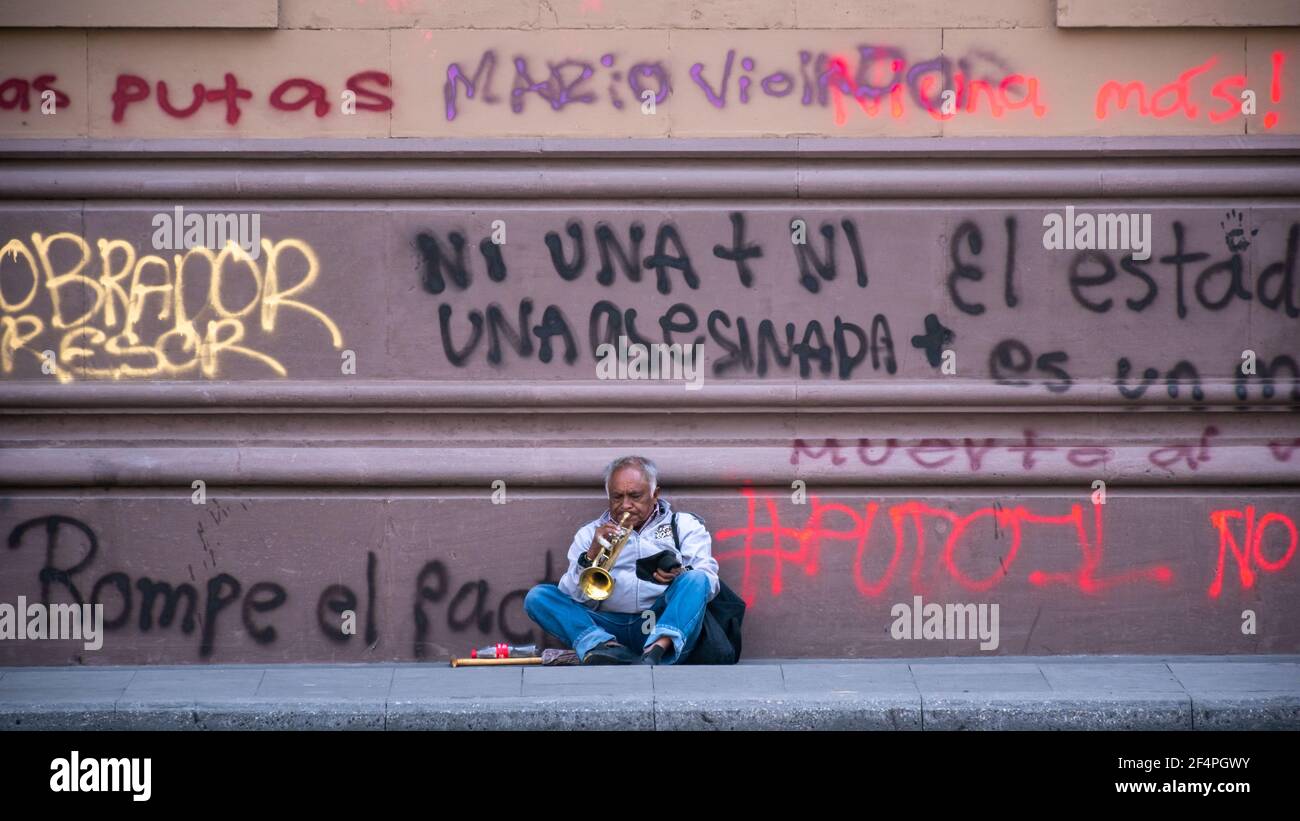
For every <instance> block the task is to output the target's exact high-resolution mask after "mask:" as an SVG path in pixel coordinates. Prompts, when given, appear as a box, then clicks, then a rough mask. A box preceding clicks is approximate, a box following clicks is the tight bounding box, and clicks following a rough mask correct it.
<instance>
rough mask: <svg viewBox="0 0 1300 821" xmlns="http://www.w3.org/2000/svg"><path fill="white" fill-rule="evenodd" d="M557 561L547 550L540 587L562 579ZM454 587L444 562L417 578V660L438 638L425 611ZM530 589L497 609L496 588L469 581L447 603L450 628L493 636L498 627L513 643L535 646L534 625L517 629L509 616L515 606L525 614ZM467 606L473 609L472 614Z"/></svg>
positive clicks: (427, 567)
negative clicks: (555, 565) (494, 596)
mask: <svg viewBox="0 0 1300 821" xmlns="http://www.w3.org/2000/svg"><path fill="white" fill-rule="evenodd" d="M553 561H554V560H553V558H552V556H551V551H549V550H548V551H546V569H545V570H544V571H543V573H542V578H540V579H538V580H537V584H555V583H557V582H558V581H559V576H556V575H555V571H554V568H553ZM453 584H454V583H453V582H452V580H451V574H450V572H449V571H448V570H447V566H446V565H445V564H444V563H443V562H442V561H441V560H438V559H435V560H433V561H431V562H427V563H426V564H425V565H424V567H422V568H420V573H419V575H417V576H416V579H415V591H416V593H415V608H414V615H415V647H414V652H415V657H416V658H420V659H422V658H425V657H426V656H427V655H428V652H429V647H430V642H431V640H432V638H433V635H434V631H433V621H432V619H431V618H430V617H429V614H428V613H426V612H425V609H424V608H425V603H426V602H428V603H430V604H436V603H438V602H441V601H443V600H444V599H446V598H447V594H448V593H449V592H450V591H451V589H452V587H453ZM529 589H530V588H528V587H520V588H516V589H514V590H511V591H510V592H508V593H506V594H505V595H504V596H502V597H501V600H500V602H498V604H497V606H496V607H495V608H493V607H492V606H491V598H492V588H491V586H490V585H489V584H488V583H487V581H486V580H484V579H479V580H477V581H467V582H465V583H464V584H462V585H461V586H460V588H459V589H458V590H457V591H456V593H455V594H454V595H452V597H451V599H450V600H449V601H448V603H447V626H448V627H449V628H450V629H451V630H452V632H455V633H463V632H465V631H467V630H470V629H471V628H472V629H476V630H477V631H478V632H480V633H482V634H484V635H488V634H491V633H492V632H493V628H494V626H495V629H496V632H497V633H499V634H500V635H502V636H504V637H505V639H506V641H507V642H509V643H510V644H531V643H533V642H534V641H535V636H536V632H535V631H534V628H533V627H532V625H531V623H529V627H528V629H527V630H522V629H516V626H515V622H513V621H511V620H509V619H508V618H507V613H508V611H509V610H510V608H511V607H512V606H517V607H518V609H519V610H520V611H521V612H522V611H523V604H524V598H525V597H526V596H527V595H528V590H529ZM466 607H468V608H469V609H468V611H467V610H466ZM543 641H545V636H543Z"/></svg>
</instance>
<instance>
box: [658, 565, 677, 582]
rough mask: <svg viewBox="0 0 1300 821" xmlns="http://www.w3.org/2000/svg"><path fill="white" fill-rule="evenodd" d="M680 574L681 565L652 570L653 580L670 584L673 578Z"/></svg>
mask: <svg viewBox="0 0 1300 821" xmlns="http://www.w3.org/2000/svg"><path fill="white" fill-rule="evenodd" d="M681 574H682V566H681V565H677V566H676V567H674V568H673V569H672V570H656V571H655V572H654V578H655V581H657V582H659V583H660V584H672V581H673V579H675V578H677V577H678V576H680V575H681Z"/></svg>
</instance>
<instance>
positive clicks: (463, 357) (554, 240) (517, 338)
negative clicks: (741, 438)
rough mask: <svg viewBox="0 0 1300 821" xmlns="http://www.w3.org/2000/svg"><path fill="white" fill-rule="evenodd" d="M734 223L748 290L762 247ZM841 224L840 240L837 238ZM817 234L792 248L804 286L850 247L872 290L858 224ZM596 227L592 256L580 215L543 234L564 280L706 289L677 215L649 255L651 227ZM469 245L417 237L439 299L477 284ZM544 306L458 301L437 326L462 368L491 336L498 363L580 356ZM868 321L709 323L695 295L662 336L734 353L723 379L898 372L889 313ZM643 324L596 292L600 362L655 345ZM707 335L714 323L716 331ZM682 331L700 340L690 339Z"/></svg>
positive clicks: (485, 249) (492, 268) (591, 326)
mask: <svg viewBox="0 0 1300 821" xmlns="http://www.w3.org/2000/svg"><path fill="white" fill-rule="evenodd" d="M730 221H731V228H732V231H731V237H730V243H729V244H722V243H718V244H715V245H714V246H713V255H714V256H715V257H717V258H718V259H722V260H726V261H728V262H730V263H732V264H734V265H735V266H736V276H737V279H738V280H739V282H740V284H741V286H742V287H744V288H752V287H754V285H755V271H754V268H753V264H752V263H753V261H754V260H759V259H762V258H763V257H764V252H763V248H762V247H761V246H760V245H758V244H757V243H755V242H751V241H749V240H747V239H746V224H745V215H744V213H742V212H739V211H736V212H732V213H731V214H730ZM811 229H812V227H811V226H810V227H809V230H811ZM841 232H842V234H843V248H841V240H840V238H839V233H841ZM817 233H818V234H820V236H821V243H820V246H821V247H820V248H818V247H816V245H814V243H813V242H808V243H806V244H796V245H795V246H794V247H795V260H796V263H797V281H798V282H799V284H800V285H801V286H802V287H803V288H804V289H806V290H807V291H808V292H809V293H814V294H815V293H818V292H819V291H820V289H821V284H822V283H823V282H833V281H835V280H836V278H837V277H838V275H839V268H840V265H841V264H842V263H843V262H844V258H845V254H844V249H847V252H848V258H849V259H851V260H852V265H853V270H854V275H855V282H856V284H857V286H858V287H859V288H865V287H867V285H868V275H867V268H866V262H865V255H864V253H863V249H862V242H861V239H860V237H859V232H858V229H857V226H856V225H855V224H854V223H853V222H852V221H851V220H848V219H843V220H840V221H839V223H838V231H837V226H836V224H835V223H833V222H826V223H823V224H821V225H820V227H818V228H817ZM591 235H592V236H593V237H594V247H595V253H594V254H592V253H589V250H588V249H589V248H590V247H591V244H589V242H588V239H587V236H588V234H587V231H586V230H585V228H584V226H583V224H582V223H581V222H580V221H577V220H571V221H569V222H568V223H567V224H566V226H565V228H564V232H563V236H561V233H560V232H558V231H548V232H546V233H545V235H544V238H543V241H544V244H545V246H546V249H547V255H548V257H549V260H550V264H551V267H552V269H553V270H554V271H555V273H556V275H557V276H558V277H559V278H560V279H561V280H562V281H564V282H574V283H581V280H583V278H584V276H585V274H586V273H587V269H588V268H589V267H590V265H591V264H592V263H593V262H594V261H595V260H596V259H599V262H600V267H599V269H598V270H597V271H596V273H595V277H594V282H595V283H596V285H598V286H600V287H602V288H609V287H611V286H613V285H614V284H615V282H616V281H617V280H618V278H619V277H620V276H622V277H623V278H625V279H626V280H627V281H629V282H633V283H639V282H641V281H642V279H641V278H642V275H643V273H646V272H653V273H654V274H655V283H656V288H657V290H658V292H659V293H660V294H670V293H672V292H673V285H674V279H675V278H677V277H680V280H681V282H682V284H684V285H685V286H686V287H687V288H688V289H690V290H698V289H699V288H700V284H701V283H700V276H699V274H698V272H697V270H696V266H695V265H694V264H693V262H692V260H691V254H690V251H689V250H688V248H687V244H686V242H685V240H684V239H683V237H682V234H681V232H680V231H679V230H678V228H677V226H676V225H675V224H674V223H672V222H664V223H661V224H660V225H659V227H658V229H657V230H656V232H655V240H654V249H653V252H652V253H650V254H649V255H647V256H644V257H643V256H642V250H643V243H644V240H645V239H646V238H647V236H648V233H647V231H646V229H645V226H644V225H642V224H641V223H639V222H633V223H631V224H630V225H629V226H628V228H627V231H626V241H624V239H623V237H622V235H621V234H619V233H616V232H615V231H614V229H613V228H611V227H610V226H609V225H608V224H606V223H603V222H601V223H598V224H597V225H596V227H595V229H594V231H593V232H591ZM565 237H567V240H566V239H565ZM468 243H469V241H468V240H467V238H466V235H465V233H464V232H462V231H455V230H453V231H449V232H447V234H446V237H445V239H440V238H439V237H438V236H437V235H436V234H434V233H433V232H423V233H420V234H419V235H417V237H416V241H415V245H416V248H417V249H418V251H419V254H420V257H421V262H422V266H421V268H422V274H421V283H422V285H423V287H424V289H425V290H426V291H428V292H429V293H431V294H435V295H441V294H444V293H445V292H447V290H448V287H449V285H450V286H451V287H454V288H456V289H459V290H462V291H463V290H465V289H467V288H469V287H470V285H471V283H472V281H473V271H472V261H471V257H470V256H469V255H467V254H466V248H467V247H468ZM479 250H480V254H481V256H482V257H483V262H484V264H485V265H486V266H487V275H488V278H489V279H490V280H491V281H493V282H502V281H504V280H505V279H506V278H507V277H508V276H509V268H508V265H507V262H506V260H505V258H504V254H503V252H502V250H501V246H499V245H495V244H493V243H492V242H491V240H490V238H486V237H485V238H484V239H483V240H482V241H481V242H480V243H479ZM535 307H536V306H535V305H534V302H533V300H532V299H530V298H528V297H524V298H522V299H521V300H520V301H519V306H518V310H517V312H516V313H515V316H516V318H517V321H516V322H515V323H514V324H513V325H512V324H511V323H510V321H509V320H508V319H507V314H506V311H505V310H504V309H503V308H502V307H501V305H499V304H497V303H492V304H490V305H488V306H487V308H486V309H485V310H482V311H479V310H474V309H471V310H469V311H467V312H466V314H465V316H464V319H463V320H461V321H459V322H458V321H457V319H456V316H455V311H454V309H453V308H452V306H451V305H449V304H446V303H443V304H441V305H439V306H438V328H439V334H440V339H441V342H442V349H443V352H444V354H445V355H446V357H447V360H448V362H450V363H451V364H452V365H453V366H454V367H458V368H460V367H465V366H467V365H468V364H469V362H470V361H471V360H472V358H473V357H474V355H475V354H476V353H477V351H478V349H479V347H480V345H481V344H483V343H484V342H485V341H486V348H487V349H486V358H487V361H488V363H489V364H491V365H494V366H498V365H501V364H502V362H503V361H504V360H505V355H504V352H505V348H506V345H509V347H510V349H512V350H513V351H514V353H515V355H517V356H518V357H520V358H523V359H528V358H531V357H532V356H534V351H536V357H537V360H538V361H539V362H542V363H544V364H545V363H549V362H551V361H552V360H554V359H555V358H556V356H557V352H558V351H562V354H561V355H560V358H561V359H562V360H563V361H564V363H565V364H573V363H574V362H576V361H577V359H578V349H577V345H576V342H575V339H576V334H575V333H574V329H573V324H572V322H571V321H570V319H569V318H568V316H567V315H566V314H565V312H564V311H563V310H562V309H561V308H560V307H559V306H558V305H554V304H550V305H547V306H545V308H544V309H543V312H542V317H541V321H540V322H539V323H538V324H535V325H534V324H532V323H533V315H534V310H535ZM465 322H468V325H469V327H468V329H465V330H460V331H457V329H456V327H455V326H456V325H457V324H459V325H461V326H462V328H463V326H464V324H465ZM865 324H866V323H865V322H864V323H863V324H859V323H856V322H852V321H849V320H847V319H845V318H844V317H842V316H835V317H833V318H832V319H831V327H830V328H829V329H827V328H826V327H825V326H824V325H823V323H822V322H821V321H818V320H812V321H810V322H808V323H807V324H806V325H805V326H804V327H803V328H802V333H800V328H799V327H798V326H797V325H796V324H795V323H793V322H787V323H784V325H783V326H782V325H780V324H778V323H777V322H775V321H773V320H771V319H763V320H760V321H759V322H758V323H757V328H756V330H755V331H754V332H751V328H752V327H753V324H752V322H751V320H750V319H749V318H747V317H744V316H735V317H734V318H733V316H732V315H731V314H730V313H728V312H727V311H725V310H722V309H715V310H712V311H710V312H709V313H708V315H707V316H706V317H705V319H704V322H703V325H702V323H701V321H700V314H699V313H698V312H697V310H696V308H695V307H694V306H692V305H691V304H689V303H686V302H678V303H676V304H674V305H672V306H671V307H670V308H668V310H666V311H665V312H664V313H663V314H661V315H660V316H659V318H658V325H659V334H660V338H659V339H660V340H661V341H663V342H665V343H668V344H675V343H678V342H690V343H691V344H696V345H700V344H704V343H705V341H706V339H708V340H712V342H713V344H715V345H716V346H718V347H720V348H721V349H722V350H723V351H724V352H725V353H724V354H723V355H722V356H715V357H710V358H709V359H710V362H711V367H712V370H713V373H714V374H715V375H721V374H725V373H728V372H732V371H741V372H744V373H746V374H756V375H757V376H759V377H765V376H767V374H768V373H769V371H770V370H771V369H772V367H773V366H775V367H778V368H781V369H789V368H792V367H795V365H796V363H797V367H798V371H799V375H800V377H803V378H807V377H809V376H810V375H811V374H812V373H813V369H814V367H815V368H816V369H817V371H818V372H819V373H821V374H830V373H832V372H833V373H835V374H836V375H837V376H838V378H840V379H848V378H850V377H851V376H852V374H853V372H854V370H855V369H856V368H858V367H859V366H860V365H862V364H863V363H865V362H866V361H867V360H868V357H869V358H870V362H871V367H872V369H873V370H880V369H881V368H884V370H885V371H886V372H887V373H889V374H893V373H896V372H897V370H898V364H897V358H896V354H895V349H894V340H893V333H892V331H891V330H890V324H889V320H888V318H887V317H886V316H885V315H884V314H879V313H877V314H875V315H874V316H873V317H872V318H871V319H870V325H869V331H868V329H867V328H864V325H865ZM643 330H644V329H642V328H639V327H638V326H637V310H636V309H635V308H627V309H623V308H620V307H619V306H618V305H617V304H615V303H614V302H612V301H610V300H606V299H601V300H598V301H596V303H595V304H594V305H593V307H592V309H591V311H590V313H589V315H588V322H587V341H588V344H589V354H590V356H591V357H592V358H593V360H594V359H595V357H596V351H597V349H598V348H599V346H600V345H602V344H604V343H616V342H617V340H618V338H619V337H620V336H624V335H625V336H627V337H628V339H629V341H631V342H633V343H640V344H647V345H648V344H650V343H651V342H653V341H658V340H653V339H651V338H649V337H647V336H646V334H645V333H643ZM703 331H707V337H706V336H705V335H704V333H703ZM675 334H690V335H692V336H690V337H689V338H688V339H686V340H682V339H678V338H676V337H675V336H674V335H675ZM534 338H535V341H534ZM503 340H504V343H505V344H503Z"/></svg>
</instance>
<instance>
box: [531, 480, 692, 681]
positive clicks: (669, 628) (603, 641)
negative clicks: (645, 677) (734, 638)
mask: <svg viewBox="0 0 1300 821" xmlns="http://www.w3.org/2000/svg"><path fill="white" fill-rule="evenodd" d="M605 492H606V494H607V495H608V497H609V509H608V510H606V511H605V512H604V513H603V514H602V515H601V516H600V518H598V519H595V520H593V521H591V522H588V523H587V524H586V525H583V527H582V529H581V530H579V531H578V532H577V534H576V535H575V536H574V537H573V544H572V545H570V546H569V569H568V572H566V573H565V574H564V576H563V578H561V579H560V583H559V585H558V586H557V585H554V584H539V585H537V586H536V587H534V588H533V589H532V590H530V591H528V596H527V598H525V599H524V611H525V612H527V613H528V616H529V618H531V619H532V620H533V621H535V622H537V624H538V625H540V626H541V627H542V629H543V630H545V631H546V632H548V633H550V634H551V635H553V636H555V637H556V638H558V639H560V640H561V641H563V642H565V643H567V644H568V645H569V646H570V647H572V648H573V649H574V650H575V651H576V652H577V654H578V657H579V658H580V659H582V663H583V664H632V663H635V662H636V661H637V660H638V656H639V660H640V662H641V663H642V664H678V663H681V662H682V661H683V660H685V659H686V657H687V656H689V655H690V653H691V650H692V649H693V648H694V647H695V642H696V640H697V639H698V638H699V636H700V628H701V626H702V625H703V623H704V613H705V608H706V607H707V606H708V603H709V600H710V599H712V598H713V597H714V596H716V595H717V593H718V563H717V561H715V560H714V558H713V555H712V543H713V540H712V539H711V538H710V537H709V532H708V530H706V529H705V527H704V523H703V522H701V521H700V520H699V519H698V518H696V517H695V516H692V515H691V514H689V513H678V514H676V525H677V536H676V538H675V537H674V534H673V515H674V514H673V511H672V506H671V505H670V504H669V503H668V502H667V501H666V500H663V499H660V498H659V471H658V469H657V468H656V467H655V465H654V463H653V462H651V461H650V460H649V459H645V458H642V457H640V456H625V457H623V458H621V459H616V460H614V461H613V462H611V463H610V465H609V466H608V467H607V468H605ZM624 513H629V514H630V515H629V516H628V520H627V524H626V526H627V527H629V528H631V530H632V534H631V536H629V537H628V540H627V544H625V545H624V546H623V549H622V551H621V552H620V553H619V555H618V558H617V560H616V561H615V563H614V566H613V568H609V570H610V576H611V578H612V579H613V580H614V589H613V592H612V593H611V594H610V596H609V598H607V599H605V600H604V601H595V600H593V599H590V598H588V597H587V596H586V595H584V594H583V592H582V590H581V589H580V588H579V586H578V577H579V576H580V575H581V574H582V571H583V570H584V569H586V568H588V567H590V566H591V564H592V560H594V559H595V558H596V557H597V555H598V554H599V553H600V549H601V542H602V540H603V541H607V542H610V543H612V542H613V541H614V540H615V538H616V534H617V531H618V525H617V523H618V522H619V520H621V519H622V518H623V514H624ZM679 539H680V544H681V549H680V551H679V550H678V549H677V541H678V540H679ZM665 551H666V552H667V553H669V554H671V555H672V557H673V559H674V560H675V562H680V564H679V565H678V566H676V567H673V568H671V569H670V570H660V569H658V568H657V567H656V566H655V565H656V564H658V563H657V562H655V561H654V559H655V557H656V556H658V555H659V554H661V553H664V552H665ZM638 562H641V568H640V572H638V566H637V563H638ZM671 563H674V562H664V563H663V564H671ZM647 611H650V612H652V613H653V614H654V615H653V620H651V616H650V615H649V613H647ZM643 614H644V615H643ZM643 625H648V626H649V630H648V631H647V630H644V629H643ZM631 648H641V649H642V652H641V653H639V654H638V653H637V652H636V651H635V650H633V649H631Z"/></svg>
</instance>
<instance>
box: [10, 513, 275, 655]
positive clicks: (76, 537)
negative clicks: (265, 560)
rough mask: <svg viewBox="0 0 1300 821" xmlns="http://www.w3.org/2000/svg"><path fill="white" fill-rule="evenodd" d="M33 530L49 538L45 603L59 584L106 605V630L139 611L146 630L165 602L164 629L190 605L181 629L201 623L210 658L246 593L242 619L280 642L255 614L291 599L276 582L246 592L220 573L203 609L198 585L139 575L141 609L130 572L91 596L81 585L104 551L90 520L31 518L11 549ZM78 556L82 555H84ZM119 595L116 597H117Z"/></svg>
mask: <svg viewBox="0 0 1300 821" xmlns="http://www.w3.org/2000/svg"><path fill="white" fill-rule="evenodd" d="M29 531H30V532H31V533H32V534H33V535H35V536H36V538H37V539H38V540H39V539H40V538H41V537H42V536H43V537H44V542H45V544H44V552H45V563H44V565H43V566H42V567H41V570H40V573H39V576H38V578H39V580H40V585H41V603H42V604H45V605H49V604H50V601H51V598H50V596H51V592H52V589H53V588H54V587H55V586H58V587H61V588H62V589H63V592H64V593H65V594H66V596H67V597H69V598H71V599H72V601H73V602H74V603H76V604H92V605H93V604H103V605H104V614H105V615H104V628H105V629H106V630H120V629H123V628H125V627H126V626H127V625H128V623H129V622H130V620H131V616H132V614H133V612H134V614H135V615H136V617H137V624H138V627H139V629H140V631H141V632H146V633H147V632H149V631H150V630H151V629H153V625H154V613H155V609H156V608H155V605H156V604H157V603H158V602H161V604H162V610H161V612H160V613H159V614H158V627H160V628H165V627H170V626H171V625H172V623H173V622H174V621H175V619H176V615H177V612H178V610H180V609H181V608H182V607H184V614H183V615H182V616H181V621H180V628H181V632H182V633H184V634H186V635H189V634H191V633H193V632H194V629H195V626H196V624H197V626H199V628H200V640H199V657H200V658H208V657H209V656H211V655H212V651H213V646H214V643H215V640H216V631H217V620H218V618H219V617H220V615H221V613H222V611H224V610H225V609H226V608H228V607H230V606H231V605H233V604H234V603H235V602H237V601H239V600H240V596H241V593H242V596H243V601H242V603H241V605H240V618H241V620H242V622H243V626H244V629H245V630H246V631H247V632H248V634H249V635H250V636H251V637H252V638H253V640H254V641H256V642H257V643H258V644H270V643H271V642H274V641H275V638H276V631H275V628H274V627H271V626H269V625H264V624H259V622H258V620H257V619H256V618H255V616H256V614H259V613H268V612H270V611H272V610H275V609H276V608H278V607H280V606H282V605H283V604H284V603H285V602H286V601H287V600H288V593H287V592H286V591H285V589H284V588H283V587H281V586H280V585H278V584H275V583H274V582H269V581H263V582H257V583H255V584H253V585H250V586H249V587H248V589H247V590H246V591H245V590H244V587H243V585H242V584H241V583H240V582H239V580H238V579H236V578H235V577H234V576H232V575H230V574H229V573H218V574H215V575H213V576H212V577H211V578H210V579H208V582H207V584H206V585H205V588H204V589H205V592H204V595H203V596H202V601H203V606H202V608H200V607H199V600H200V596H199V592H198V589H197V588H196V587H195V586H194V585H192V584H189V583H182V584H178V585H172V584H170V583H168V582H163V581H156V580H154V579H151V578H148V577H145V576H142V577H140V578H138V579H136V581H135V585H134V588H135V590H138V591H139V594H140V599H139V608H138V609H136V608H135V607H134V605H135V593H134V592H133V589H132V584H131V577H130V576H129V575H128V574H127V573H124V572H121V571H113V572H109V573H105V574H104V575H102V576H100V577H99V578H98V579H96V580H95V581H94V583H93V584H92V585H91V586H90V588H89V593H88V594H87V593H86V592H84V589H83V587H79V586H78V584H81V585H83V586H84V584H85V583H86V582H87V581H89V579H88V578H87V579H78V578H75V577H78V576H80V575H81V574H82V573H83V571H85V570H86V569H87V568H88V567H89V566H90V564H91V563H92V562H93V561H94V560H95V556H96V554H97V553H98V552H99V539H98V537H97V536H96V535H95V532H94V531H93V530H92V529H91V528H90V527H89V526H88V525H87V524H85V523H84V522H82V521H80V520H78V519H74V518H71V517H69V516H59V515H52V516H41V517H38V518H35V519H29V520H27V521H25V522H22V523H20V524H18V525H17V526H15V527H14V529H13V530H11V531H10V532H9V539H8V544H9V548H10V549H11V550H16V549H18V548H19V547H20V546H21V545H22V544H23V540H24V537H25V536H26V535H27V534H28V532H29ZM69 554H71V557H69ZM77 554H80V555H79V558H78V556H77ZM114 598H115V599H116V601H112V599H114ZM114 608H116V609H114ZM200 613H201V615H200Z"/></svg>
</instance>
